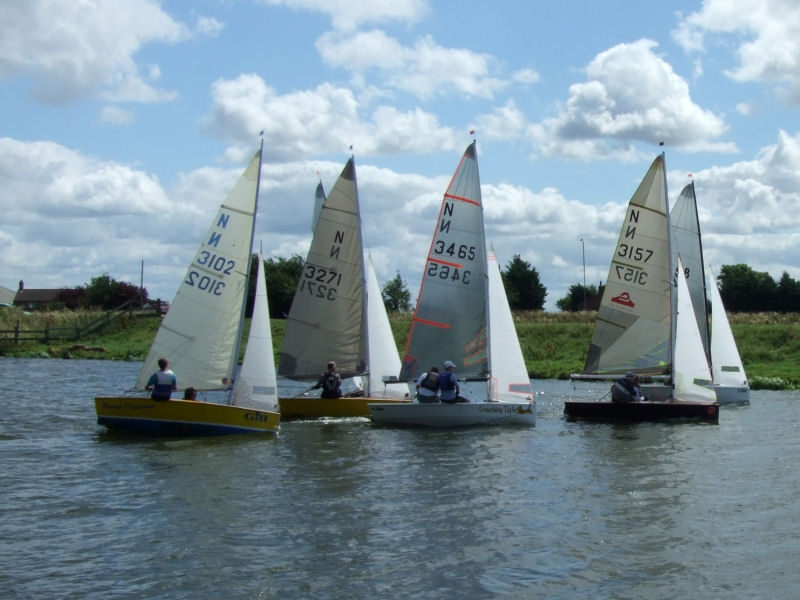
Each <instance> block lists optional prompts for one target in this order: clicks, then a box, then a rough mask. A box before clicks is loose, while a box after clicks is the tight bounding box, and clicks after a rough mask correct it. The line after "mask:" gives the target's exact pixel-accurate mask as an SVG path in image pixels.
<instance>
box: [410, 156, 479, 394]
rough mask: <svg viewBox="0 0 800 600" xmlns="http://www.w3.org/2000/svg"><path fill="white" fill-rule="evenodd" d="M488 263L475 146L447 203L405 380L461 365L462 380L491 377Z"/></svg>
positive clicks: (414, 328) (413, 326)
mask: <svg viewBox="0 0 800 600" xmlns="http://www.w3.org/2000/svg"><path fill="white" fill-rule="evenodd" d="M487 283H488V282H487V259H486V241H485V238H484V231H483V204H482V201H481V186H480V177H479V174H478V162H477V156H476V147H475V142H472V144H470V145H469V146H468V147H467V149H466V151H465V152H464V155H463V157H462V158H461V162H460V163H459V165H458V169H457V170H456V172H455V174H454V175H453V179H452V180H451V182H450V185H449V186H448V188H447V191H446V192H445V194H444V198H443V200H442V206H441V209H440V211H439V217H438V219H437V222H436V230H435V232H434V236H433V243H432V244H431V247H430V251H429V252H428V259H427V261H426V264H425V271H424V274H423V278H422V284H421V286H420V291H419V296H418V299H417V306H416V311H415V313H414V319H413V321H412V323H411V331H410V333H409V340H408V346H407V347H406V353H405V356H404V358H403V366H402V369H401V371H400V378H401V379H403V380H407V381H408V380H412V379H416V378H417V377H418V376H419V375H420V374H421V373H422V372H423V371H426V370H427V369H429V368H430V367H431V365H441V364H442V363H443V362H444V361H445V360H450V361H453V362H454V363H455V364H456V373H457V375H458V376H459V378H466V379H471V378H486V377H488V376H489V371H490V367H489V352H488V350H489V340H488V335H487V325H488V315H487V310H486V305H487V293H488V289H487V287H488V286H487Z"/></svg>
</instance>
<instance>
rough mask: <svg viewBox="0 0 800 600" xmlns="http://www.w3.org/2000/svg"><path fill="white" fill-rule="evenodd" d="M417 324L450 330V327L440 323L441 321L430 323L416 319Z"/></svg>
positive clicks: (426, 320)
mask: <svg viewBox="0 0 800 600" xmlns="http://www.w3.org/2000/svg"><path fill="white" fill-rule="evenodd" d="M414 321H415V322H416V323H422V324H424V325H430V326H431V327H439V328H441V329H450V325H448V324H447V323H440V322H439V321H429V320H428V319H417V318H416V317H415V318H414Z"/></svg>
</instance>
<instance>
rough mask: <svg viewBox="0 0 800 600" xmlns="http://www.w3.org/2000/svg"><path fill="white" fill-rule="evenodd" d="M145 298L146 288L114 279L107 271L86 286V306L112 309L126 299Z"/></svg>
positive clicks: (143, 299)
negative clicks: (142, 288) (141, 288)
mask: <svg viewBox="0 0 800 600" xmlns="http://www.w3.org/2000/svg"><path fill="white" fill-rule="evenodd" d="M133 299H138V300H141V301H145V300H147V290H146V289H144V290H140V289H139V286H137V285H133V284H132V283H127V282H125V281H116V280H115V279H114V278H113V277H111V276H110V275H109V274H108V273H104V274H103V275H100V276H99V277H94V278H92V280H91V281H90V282H89V284H88V285H87V286H86V306H87V307H88V308H103V309H112V308H116V307H117V306H120V305H121V304H124V303H125V302H127V301H128V300H133Z"/></svg>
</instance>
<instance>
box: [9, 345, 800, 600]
mask: <svg viewBox="0 0 800 600" xmlns="http://www.w3.org/2000/svg"><path fill="white" fill-rule="evenodd" d="M139 367H140V364H139V363H124V362H110V361H84V360H72V361H65V360H57V359H49V360H36V359H0V369H1V370H0V373H2V378H0V390H2V396H0V397H1V398H2V401H1V402H2V403H1V404H0V407H2V408H0V411H1V412H0V465H2V466H1V467H0V469H1V470H0V598H3V599H12V598H13V599H17V598H19V599H26V600H27V599H30V598H48V599H51V598H75V599H78V598H80V599H87V598H88V599H94V598H98V599H100V598H102V599H104V600H111V599H123V598H124V599H128V598H130V599H134V598H135V599H144V598H158V599H173V598H175V599H178V598H181V599H182V598H192V599H221V598H225V599H239V598H246V599H251V598H252V599H268V598H292V599H296V598H309V599H312V598H313V599H315V600H316V599H326V598H330V599H340V598H347V599H348V600H356V599H362V598H363V599H367V598H369V599H374V598H419V599H426V600H427V599H439V598H441V599H448V600H449V599H454V598H463V599H494V598H502V599H518V598H519V599H527V598H570V599H571V598H592V599H595V598H630V599H641V598H647V599H659V598H665V599H666V598H670V599H671V598H693V599H698V598H725V599H734V598H742V599H745V598H746V599H751V598H770V599H781V598H786V599H794V598H796V597H797V596H798V594H799V593H800V574H799V573H798V570H799V569H800V536H798V525H797V521H798V517H800V502H798V491H800V466H799V462H798V461H799V460H800V394H798V393H796V392H789V393H787V392H770V391H763V392H761V391H756V392H752V394H751V404H750V406H744V407H723V409H722V411H721V415H720V421H719V425H708V424H690V423H681V424H639V425H608V424H585V423H570V422H567V421H565V420H564V419H563V417H562V411H563V402H564V400H565V399H567V398H568V397H570V396H571V395H572V394H574V393H576V392H573V389H572V386H571V384H569V383H568V382H557V381H534V387H535V389H536V390H537V392H538V393H539V394H538V396H537V398H538V406H539V409H538V410H539V414H538V422H537V427H536V428H535V429H499V428H498V429H466V430H458V431H427V430H414V429H407V430H401V429H391V428H379V427H374V426H372V425H371V424H370V423H369V422H368V421H366V420H347V421H330V422H288V423H283V424H282V425H281V432H280V434H279V435H278V436H277V437H260V436H256V437H253V436H228V437H221V438H197V439H143V438H137V437H131V436H124V435H118V434H113V433H109V432H106V431H105V430H104V428H102V427H100V426H98V425H96V422H95V413H94V405H93V402H92V399H93V397H94V396H95V395H103V394H117V393H120V392H121V390H123V389H125V388H127V387H129V386H130V385H132V383H133V381H134V380H135V378H136V374H137V373H138V370H139ZM577 393H578V394H579V395H581V396H583V395H586V396H591V395H594V396H596V397H599V396H602V395H603V394H604V393H605V389H604V386H602V385H601V386H600V387H597V388H594V389H592V388H591V387H590V388H584V389H582V390H579V391H578V392H577Z"/></svg>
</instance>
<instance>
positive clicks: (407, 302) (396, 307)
mask: <svg viewBox="0 0 800 600" xmlns="http://www.w3.org/2000/svg"><path fill="white" fill-rule="evenodd" d="M381 295H382V296H383V303H384V305H385V306H386V310H387V311H388V312H408V311H410V310H411V292H409V291H408V287H406V283H405V281H403V278H402V277H400V271H398V272H397V275H395V276H394V278H393V279H390V280H389V281H387V282H386V285H384V286H383V289H382V290H381Z"/></svg>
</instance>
